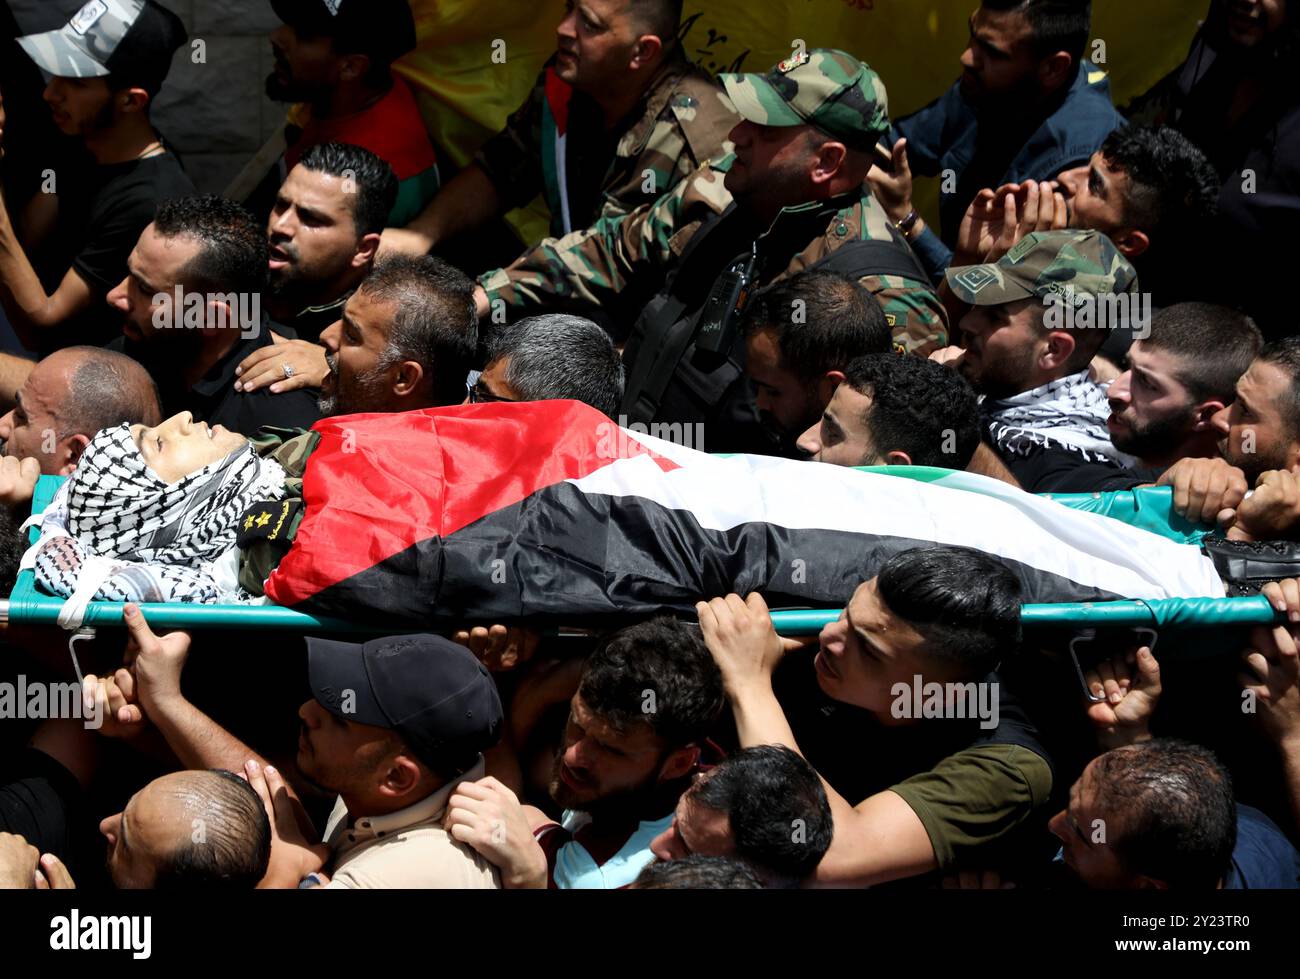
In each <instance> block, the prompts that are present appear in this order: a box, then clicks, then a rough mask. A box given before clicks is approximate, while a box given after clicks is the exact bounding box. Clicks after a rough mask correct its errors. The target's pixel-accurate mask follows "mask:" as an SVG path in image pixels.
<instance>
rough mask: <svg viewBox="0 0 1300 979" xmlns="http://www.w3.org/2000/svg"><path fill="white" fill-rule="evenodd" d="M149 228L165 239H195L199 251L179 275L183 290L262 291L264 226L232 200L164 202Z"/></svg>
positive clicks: (265, 254) (206, 197) (211, 196)
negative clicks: (180, 275) (152, 225)
mask: <svg viewBox="0 0 1300 979" xmlns="http://www.w3.org/2000/svg"><path fill="white" fill-rule="evenodd" d="M153 224H154V229H155V230H156V231H157V232H158V234H160V235H162V236H163V237H164V238H181V237H186V238H196V239H198V241H199V243H200V245H201V246H202V247H201V248H200V249H199V253H198V254H197V255H195V256H194V258H193V259H191V260H190V263H189V264H188V265H187V266H186V267H185V269H184V270H183V271H182V273H181V274H182V276H183V277H184V282H182V283H180V284H181V285H183V286H184V287H185V288H186V289H188V290H190V291H192V292H214V293H224V292H236V293H243V294H252V293H261V292H262V290H263V289H264V288H265V287H266V280H267V269H268V262H269V258H268V245H267V242H266V223H265V222H259V221H257V219H256V218H254V217H253V215H252V214H250V213H249V212H248V211H247V210H245V209H244V208H243V207H241V206H240V205H238V204H236V203H235V202H234V201H230V200H226V199H225V198H224V197H217V196H216V195H215V194H206V195H204V196H202V197H180V198H177V199H176V200H170V201H164V202H163V203H161V204H159V205H158V213H157V215H156V216H155V217H154V219H153Z"/></svg>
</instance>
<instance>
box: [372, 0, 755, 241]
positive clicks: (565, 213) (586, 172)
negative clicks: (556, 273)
mask: <svg viewBox="0 0 1300 979" xmlns="http://www.w3.org/2000/svg"><path fill="white" fill-rule="evenodd" d="M680 13H681V9H680V3H675V2H673V0H587V2H585V3H582V4H579V5H571V6H570V10H569V12H568V13H567V14H566V16H565V18H564V20H562V21H561V22H560V24H559V27H558V28H557V47H558V53H557V54H556V55H555V56H554V57H552V58H551V59H550V60H549V61H548V62H547V63H546V65H545V67H544V68H543V69H542V72H541V74H540V75H538V76H537V82H536V84H535V85H534V86H533V88H532V91H531V92H529V95H528V98H527V99H525V100H524V103H523V104H522V105H521V106H520V107H519V109H518V110H516V111H515V113H514V114H513V115H511V116H510V118H509V120H508V121H507V123H506V128H505V129H504V130H502V131H501V132H500V133H498V134H497V135H495V136H493V137H492V138H491V139H489V140H488V141H487V142H486V143H485V144H484V145H483V147H482V148H481V149H480V150H479V152H478V154H477V155H476V156H475V158H474V160H473V162H472V163H471V164H470V165H469V166H468V167H467V168H466V169H465V170H463V171H462V172H461V173H460V174H458V175H457V176H456V177H455V178H454V179H453V180H451V181H450V182H448V184H447V186H446V188H445V189H444V190H443V191H442V192H441V193H440V194H439V195H438V196H437V197H436V198H434V200H433V201H432V202H430V204H429V206H428V207H427V208H426V209H425V211H424V213H422V214H421V215H420V216H419V217H418V218H416V219H415V220H414V221H412V222H411V223H410V224H409V225H407V227H406V228H405V229H389V230H388V231H387V232H386V233H385V235H384V243H383V247H384V248H385V249H386V250H402V251H408V252H412V253H424V252H427V251H428V250H429V249H430V248H433V247H436V246H437V245H438V244H439V243H442V242H445V241H446V240H447V239H449V238H451V237H453V236H454V235H459V234H463V233H465V232H467V231H472V230H474V229H476V228H479V227H482V226H483V225H484V224H485V223H487V222H488V221H489V220H491V219H492V218H494V217H496V216H498V215H501V214H504V213H505V212H506V211H509V210H511V209H513V208H516V207H522V206H524V205H526V204H528V203H529V202H530V201H532V200H533V198H535V197H536V196H537V195H538V194H539V193H540V194H542V196H543V198H544V199H545V201H546V204H547V207H548V208H549V210H550V214H551V234H552V235H553V236H555V237H560V236H562V235H565V234H568V233H569V232H570V231H573V230H579V229H583V228H587V227H589V226H591V225H592V224H593V223H594V222H595V221H596V220H597V219H598V218H612V217H617V216H619V215H621V214H625V213H627V212H628V211H631V210H634V209H635V208H637V207H639V206H640V205H642V204H646V203H650V202H652V201H655V200H657V199H658V198H659V196H660V195H661V194H664V193H666V192H667V191H669V190H671V189H672V188H673V187H675V186H677V184H678V183H679V182H680V181H681V180H682V179H683V178H684V177H686V176H687V175H688V174H690V173H691V172H693V171H694V170H695V169H696V168H697V167H699V166H700V165H701V164H703V163H704V162H705V161H707V160H709V159H711V158H713V157H715V156H720V155H724V154H725V153H727V152H729V151H730V149H731V147H730V144H728V143H727V142H726V135H727V133H728V132H729V131H730V130H731V127H732V126H734V125H735V124H736V122H737V121H738V118H739V117H738V116H737V115H736V111H735V109H734V108H733V107H732V105H731V101H730V100H729V99H728V98H727V96H726V93H725V92H723V90H722V88H721V87H720V86H719V85H718V83H717V81H716V80H715V79H714V78H713V77H712V76H710V75H709V74H708V72H706V71H704V70H703V69H701V68H698V67H697V66H696V65H694V64H692V63H691V62H690V61H688V60H687V59H686V58H685V56H684V55H683V53H682V50H681V45H680V44H679V43H678V42H677V40H676V36H677V28H678V26H679V25H678V21H679V19H680Z"/></svg>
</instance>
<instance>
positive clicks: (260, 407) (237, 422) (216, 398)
mask: <svg viewBox="0 0 1300 979" xmlns="http://www.w3.org/2000/svg"><path fill="white" fill-rule="evenodd" d="M290 339H294V337H292V336H291V337H290ZM271 342H272V341H271V333H270V330H269V328H266V326H265V325H264V327H263V329H262V330H260V331H259V332H258V334H257V336H255V337H249V338H243V337H241V338H240V339H239V341H238V342H237V343H236V344H235V345H234V347H232V348H231V350H230V352H229V353H228V354H226V356H225V357H223V358H222V359H221V360H220V361H218V362H217V363H216V365H215V366H213V368H212V369H211V370H210V371H208V373H207V374H205V375H204V376H203V378H202V379H201V380H200V381H199V382H198V383H197V384H195V385H194V387H192V388H190V389H189V390H185V388H184V387H183V386H182V385H181V384H180V383H179V381H178V376H179V373H180V372H179V370H178V365H177V364H176V362H175V359H174V354H172V355H171V356H169V354H171V351H168V350H166V349H161V350H150V349H149V347H148V346H145V345H141V344H135V343H130V342H128V341H127V339H126V337H124V336H119V337H118V338H117V339H116V340H114V341H113V342H112V343H110V344H109V347H110V349H113V350H117V351H120V352H121V353H125V354H127V355H128V356H131V357H134V358H135V359H136V360H138V361H140V363H142V364H143V365H144V366H145V369H146V370H148V371H149V374H150V375H151V376H152V377H153V379H154V382H155V383H156V384H157V385H158V393H159V395H160V397H161V398H162V413H163V417H164V418H168V417H170V416H172V415H174V414H176V413H177V412H181V411H189V412H192V413H193V415H194V420H195V421H205V422H207V423H208V424H209V425H222V426H224V427H225V428H228V429H230V430H231V431H232V432H238V433H239V434H240V435H243V436H245V437H246V438H252V437H253V436H254V435H255V434H257V431H258V429H260V428H262V427H264V426H267V425H271V426H275V427H277V428H311V426H312V425H314V424H316V422H318V421H320V418H321V413H320V409H319V408H318V407H317V406H316V399H317V392H316V391H315V390H313V389H311V388H299V389H298V390H297V391H289V392H287V393H285V394H271V393H270V391H269V389H268V388H261V389H260V390H258V391H254V392H252V393H251V394H249V393H245V392H243V391H236V390H235V368H236V367H238V366H239V364H240V362H241V361H242V360H243V359H244V358H245V357H247V356H248V355H249V354H251V353H252V352H253V351H255V350H260V349H261V348H262V347H265V346H268V345H269V344H270V343H271Z"/></svg>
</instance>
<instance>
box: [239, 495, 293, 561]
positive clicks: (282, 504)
mask: <svg viewBox="0 0 1300 979" xmlns="http://www.w3.org/2000/svg"><path fill="white" fill-rule="evenodd" d="M301 509H302V500H298V499H290V500H267V501H266V502H263V503H254V504H253V505H252V506H251V507H249V508H248V509H247V510H245V511H244V512H243V515H242V516H240V518H239V534H238V536H237V537H236V538H235V544H236V545H237V546H238V547H240V548H241V549H242V548H246V547H248V545H250V544H252V543H253V542H254V541H259V540H268V541H272V540H283V539H284V538H283V536H282V535H284V534H287V533H288V532H289V528H290V527H291V526H292V525H293V518H294V516H295V515H296V514H297V513H298V511H299V510H301Z"/></svg>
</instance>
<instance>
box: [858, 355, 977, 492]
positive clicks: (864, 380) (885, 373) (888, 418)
mask: <svg viewBox="0 0 1300 979" xmlns="http://www.w3.org/2000/svg"><path fill="white" fill-rule="evenodd" d="M844 383H846V384H848V385H849V386H850V387H851V388H853V390H855V391H857V392H858V393H859V394H863V395H867V396H868V397H870V398H871V409H870V411H868V412H867V416H866V418H865V422H866V426H867V431H868V432H870V434H871V441H872V444H873V445H874V446H875V447H876V449H877V451H878V452H879V453H880V454H881V455H883V454H885V453H886V452H894V451H898V452H906V453H907V454H908V455H909V456H910V457H911V459H912V463H913V464H914V465H917V466H938V467H940V468H943V469H965V468H966V467H967V466H969V465H970V461H971V458H972V457H973V456H974V455H975V450H976V449H978V448H979V442H980V429H979V402H978V399H977V398H976V396H975V392H974V391H973V390H972V389H971V386H970V384H969V383H968V382H967V381H966V379H965V378H964V377H962V376H961V375H960V374H958V373H957V372H956V371H952V370H948V369H947V368H945V367H941V366H940V365H938V364H936V363H934V362H933V361H930V360H925V359H923V358H921V357H912V356H900V355H898V354H892V353H889V354H872V355H871V356H868V357H859V358H858V359H857V360H854V361H852V362H850V364H849V365H848V367H847V368H846V369H845V371H844ZM950 433H951V434H950ZM950 446H951V451H945V449H948V448H949V447H950Z"/></svg>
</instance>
